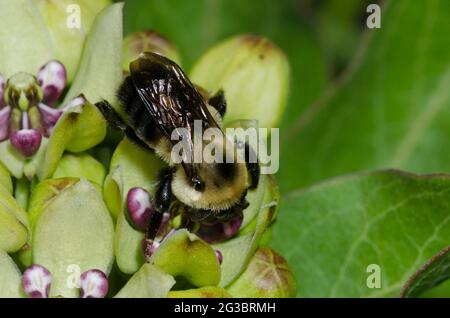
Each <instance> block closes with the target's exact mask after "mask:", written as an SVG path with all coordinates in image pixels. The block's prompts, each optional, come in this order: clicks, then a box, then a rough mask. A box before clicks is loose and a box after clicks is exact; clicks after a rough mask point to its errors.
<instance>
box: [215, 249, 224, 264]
mask: <svg viewBox="0 0 450 318" xmlns="http://www.w3.org/2000/svg"><path fill="white" fill-rule="evenodd" d="M216 256H217V260H218V261H219V264H222V262H223V255H222V252H221V251H219V250H216Z"/></svg>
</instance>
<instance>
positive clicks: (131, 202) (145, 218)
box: [127, 188, 154, 232]
mask: <svg viewBox="0 0 450 318" xmlns="http://www.w3.org/2000/svg"><path fill="white" fill-rule="evenodd" d="M127 207H128V215H129V217H130V220H131V221H132V223H133V225H134V226H135V227H136V228H137V229H139V230H140V231H143V232H145V230H146V229H147V226H148V223H149V222H150V218H151V216H152V214H153V212H154V210H153V205H152V203H151V202H150V194H149V193H148V191H147V190H145V189H143V188H132V189H130V190H129V191H128V195H127Z"/></svg>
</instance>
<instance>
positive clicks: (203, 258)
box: [0, 0, 295, 298]
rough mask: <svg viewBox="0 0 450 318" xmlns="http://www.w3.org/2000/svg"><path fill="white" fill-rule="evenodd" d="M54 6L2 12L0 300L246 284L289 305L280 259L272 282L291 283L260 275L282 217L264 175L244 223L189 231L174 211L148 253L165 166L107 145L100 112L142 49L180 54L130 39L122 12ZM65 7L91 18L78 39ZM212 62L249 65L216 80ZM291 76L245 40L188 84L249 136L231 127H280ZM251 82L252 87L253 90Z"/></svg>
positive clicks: (187, 292)
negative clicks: (217, 100) (253, 122)
mask: <svg viewBox="0 0 450 318" xmlns="http://www.w3.org/2000/svg"><path fill="white" fill-rule="evenodd" d="M58 3H59V5H56V4H55V3H54V2H49V1H40V0H36V1H35V2H29V1H25V0H17V1H14V2H12V3H8V4H5V3H3V2H2V3H0V30H5V29H8V33H5V32H3V31H0V41H2V43H9V42H8V41H13V40H14V41H15V44H16V49H15V50H9V49H5V48H3V47H2V48H1V49H0V73H1V74H2V77H0V140H1V141H2V142H0V200H1V202H2V205H0V238H1V239H0V297H41V298H42V297H84V298H87V297H117V298H123V297H240V296H242V295H244V294H243V292H242V290H245V286H246V285H248V288H249V290H251V291H253V294H251V295H253V296H266V297H279V296H283V297H285V296H289V295H293V294H294V292H295V283H294V281H293V278H292V274H291V273H290V271H289V268H288V267H287V265H286V264H285V263H283V262H281V261H280V258H274V259H276V260H277V262H275V263H274V264H272V265H271V267H270V269H272V271H271V273H272V274H273V276H272V277H271V278H274V277H276V275H283V276H282V278H285V279H284V280H283V283H282V285H280V284H278V283H277V281H276V280H274V279H268V278H267V277H265V276H264V277H261V276H260V275H255V273H254V269H255V266H254V264H255V259H256V260H257V262H258V265H259V263H260V260H261V258H262V257H263V256H264V255H266V254H267V255H269V254H270V255H275V252H274V251H272V250H268V249H261V245H263V244H264V242H265V241H266V239H267V233H268V232H269V231H270V226H271V224H272V222H273V221H274V218H275V217H276V215H277V209H278V193H277V187H276V184H275V182H274V179H273V178H272V176H268V175H261V178H260V182H259V186H258V187H257V189H255V190H252V191H249V193H248V195H247V200H248V201H249V203H250V204H249V207H248V208H247V209H246V210H245V211H244V213H243V214H242V215H239V216H237V217H236V219H234V220H231V221H230V222H227V223H220V222H217V223H213V224H199V225H198V226H196V227H195V228H189V229H186V228H183V227H182V226H181V224H182V222H181V220H180V216H179V215H178V216H170V215H169V214H167V215H166V216H165V219H164V222H163V224H162V226H161V228H160V230H159V233H158V236H157V240H156V241H155V243H154V245H151V246H148V244H146V243H147V242H146V239H145V230H146V226H147V223H148V220H149V217H150V216H151V214H152V213H153V212H154V211H153V208H152V205H151V198H152V196H153V195H154V190H155V185H156V183H157V179H156V177H157V174H158V172H159V171H160V169H161V168H163V167H164V163H163V162H162V161H161V160H160V159H159V158H158V157H156V155H155V154H153V153H150V152H148V151H144V150H143V149H141V148H139V147H137V146H135V145H134V144H132V143H130V142H129V141H128V140H127V139H122V140H121V141H120V142H116V141H115V139H114V138H111V136H109V135H107V125H106V122H105V120H104V119H103V117H102V115H101V114H100V112H99V111H98V110H97V108H96V107H95V106H94V105H93V103H96V102H97V101H99V100H100V99H107V100H108V101H110V102H111V103H112V104H113V106H117V101H116V97H115V94H116V90H117V87H118V85H119V84H120V82H121V81H122V76H123V71H124V67H123V65H124V64H128V62H129V60H130V59H133V57H134V56H137V55H138V54H139V53H141V52H140V51H144V50H151V51H154V52H157V53H159V54H163V55H166V56H168V57H169V58H172V59H174V60H176V61H177V62H178V63H179V61H180V54H179V53H178V51H177V50H176V48H175V46H174V45H173V44H172V43H171V42H170V41H169V40H167V39H165V38H163V37H162V36H161V35H159V34H158V33H156V32H154V31H148V30H147V31H142V32H138V33H136V34H132V35H129V36H128V37H127V38H126V39H125V41H122V31H123V30H122V6H123V4H121V3H116V4H113V5H109V6H108V4H109V1H100V2H98V4H92V1H87V0H70V1H69V0H67V1H66V0H63V1H61V2H58ZM70 4H77V5H79V6H80V8H81V10H82V13H83V17H84V18H85V19H84V20H83V23H82V29H81V30H70V31H68V30H67V26H66V23H65V22H66V21H65V19H64V12H65V11H64V10H65V6H66V5H70ZM13 18H14V19H15V20H18V21H20V22H21V23H12V21H11V19H13ZM2 26H4V28H2ZM6 26H8V28H6ZM249 39H251V40H249ZM5 47H7V46H5ZM29 48H33V50H34V52H33V54H30V53H29V51H28V49H29ZM211 52H212V53H211ZM261 56H263V57H264V59H261ZM243 57H245V59H244V58H243ZM217 59H219V60H221V61H226V62H227V63H228V62H230V59H233V61H237V62H242V61H244V60H245V61H248V64H245V65H243V67H242V68H239V67H235V66H233V65H231V64H232V63H231V64H230V63H228V64H227V63H226V64H227V65H228V68H227V70H226V74H225V75H226V76H218V75H219V74H224V73H222V72H224V71H225V70H223V69H221V67H220V65H221V64H220V63H216V61H217ZM237 65H241V63H237ZM288 73H289V69H288V64H287V61H286V59H285V56H284V54H283V53H282V52H281V50H280V49H278V48H276V46H275V45H274V44H272V43H271V42H270V41H269V40H267V39H263V38H259V37H251V38H249V37H247V36H244V37H237V38H234V39H232V40H228V41H225V42H224V43H222V44H219V45H217V46H216V47H214V48H212V49H211V51H209V53H206V55H205V56H203V57H202V58H201V59H200V60H199V62H198V63H197V65H196V66H195V67H194V69H193V71H192V79H193V81H194V83H195V84H198V85H199V87H200V86H201V87H203V89H204V91H205V94H209V93H214V91H215V90H217V89H219V88H223V89H224V91H225V94H226V97H227V99H228V101H229V104H228V111H229V114H228V115H227V117H226V118H225V121H226V125H229V126H230V127H235V126H240V125H241V124H240V122H236V121H235V120H236V119H242V118H249V116H250V114H254V115H255V117H256V119H258V120H259V121H260V126H261V127H273V126H275V125H276V123H277V121H278V118H279V116H278V114H280V113H281V112H282V110H283V108H284V106H285V97H286V92H287V78H288ZM262 74H270V77H264V76H262ZM244 75H245V76H244ZM249 78H254V79H255V81H254V84H255V85H253V86H251V87H250V86H248V79H249ZM268 86H270V87H271V91H270V92H268V91H267V90H266V89H265V88H266V87H268ZM239 87H242V90H243V91H242V90H239V89H238V88H239ZM244 97H245V98H244ZM261 98H262V99H264V101H265V102H264V103H262V104H261V103H258V102H257V101H258V100H261ZM239 101H240V102H239ZM244 102H245V103H244ZM269 112H273V113H274V114H276V116H275V115H274V116H270V117H269V116H267V113H269ZM105 149H106V151H104V150H105ZM102 151H103V152H102ZM100 159H101V160H100ZM24 176H25V177H27V178H24ZM255 252H256V254H255ZM261 253H262V254H261ZM12 254H14V255H12ZM12 256H13V257H12ZM248 264H250V265H248ZM19 268H25V270H24V271H21V270H20V269H19ZM258 268H259V267H258ZM124 274H125V275H124ZM280 277H281V276H280ZM260 279H262V280H260ZM249 281H251V283H249ZM273 282H276V284H272V283H273ZM283 284H284V285H283ZM262 286H268V288H267V290H264V287H262Z"/></svg>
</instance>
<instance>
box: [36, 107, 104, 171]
mask: <svg viewBox="0 0 450 318" xmlns="http://www.w3.org/2000/svg"><path fill="white" fill-rule="evenodd" d="M105 135H106V122H105V119H104V118H103V116H102V114H101V113H100V111H99V110H98V109H97V107H95V106H94V105H92V104H89V103H85V104H83V105H77V106H73V107H71V108H69V109H67V110H66V111H65V112H63V114H62V116H61V118H60V119H59V120H58V121H57V123H56V125H55V127H54V129H53V132H52V134H51V136H50V139H49V142H48V146H47V149H46V152H45V155H44V157H43V160H42V162H41V163H40V165H39V166H38V170H37V174H38V177H39V179H41V180H42V179H45V178H48V177H50V176H51V175H52V174H53V173H54V172H55V170H56V168H57V167H58V163H59V161H60V159H61V157H62V155H63V153H64V150H68V151H71V152H81V151H84V150H87V149H89V148H92V147H94V146H95V145H97V144H98V143H100V142H101V141H102V140H103V138H104V137H105Z"/></svg>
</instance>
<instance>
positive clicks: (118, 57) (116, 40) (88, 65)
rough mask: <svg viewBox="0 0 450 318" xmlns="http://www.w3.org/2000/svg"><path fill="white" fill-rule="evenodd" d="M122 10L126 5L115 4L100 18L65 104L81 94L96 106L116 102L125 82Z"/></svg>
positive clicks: (87, 44)
mask: <svg viewBox="0 0 450 318" xmlns="http://www.w3.org/2000/svg"><path fill="white" fill-rule="evenodd" d="M122 7H123V3H116V4H113V5H111V6H108V7H106V8H105V9H104V10H102V11H101V12H100V14H99V15H98V16H97V17H96V19H95V21H94V24H93V25H92V29H91V31H90V33H89V35H88V38H87V40H86V43H85V47H84V50H83V54H82V57H81V62H80V66H79V68H78V72H77V75H76V77H75V79H74V81H73V83H72V86H71V88H70V90H69V92H68V93H67V95H66V97H65V99H64V103H67V102H69V100H71V99H72V98H74V97H76V96H78V95H79V94H84V96H86V98H87V99H88V101H90V102H92V103H96V102H98V101H99V100H100V99H106V100H108V101H109V102H111V103H112V102H114V101H115V100H116V96H115V94H116V89H117V87H118V86H119V84H120V82H121V81H122V32H123V31H122ZM64 103H63V104H64Z"/></svg>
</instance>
